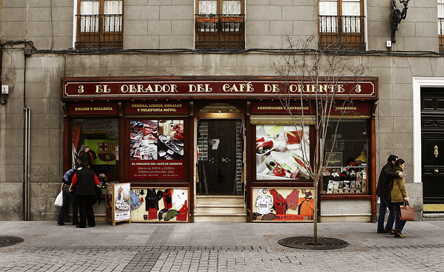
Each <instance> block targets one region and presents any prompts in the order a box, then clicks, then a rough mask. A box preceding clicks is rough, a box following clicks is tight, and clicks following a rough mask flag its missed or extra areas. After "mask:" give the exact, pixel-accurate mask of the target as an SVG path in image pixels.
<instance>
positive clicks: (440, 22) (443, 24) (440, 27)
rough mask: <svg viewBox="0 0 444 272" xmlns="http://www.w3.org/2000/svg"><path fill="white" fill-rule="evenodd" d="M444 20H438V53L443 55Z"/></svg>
mask: <svg viewBox="0 0 444 272" xmlns="http://www.w3.org/2000/svg"><path fill="white" fill-rule="evenodd" d="M443 27H444V18H438V31H439V32H438V35H439V52H440V53H444V33H443V32H444V29H443Z"/></svg>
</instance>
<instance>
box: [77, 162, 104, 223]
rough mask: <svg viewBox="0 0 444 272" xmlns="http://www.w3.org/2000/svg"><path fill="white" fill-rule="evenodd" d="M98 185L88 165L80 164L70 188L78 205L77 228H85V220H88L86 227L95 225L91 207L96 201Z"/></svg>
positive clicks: (97, 180) (85, 163) (86, 163)
mask: <svg viewBox="0 0 444 272" xmlns="http://www.w3.org/2000/svg"><path fill="white" fill-rule="evenodd" d="M99 183H100V181H99V179H98V178H97V176H96V174H95V173H94V171H92V170H91V169H90V168H89V163H88V162H82V167H81V168H79V169H78V170H77V171H76V173H75V174H74V176H73V177H72V187H73V188H75V195H76V201H77V204H78V205H79V215H80V222H79V225H78V226H77V227H78V228H85V227H86V220H88V226H90V227H94V226H95V225H96V221H95V219H94V210H93V207H92V205H93V204H94V203H95V202H96V201H97V197H96V186H97V185H99ZM70 190H73V189H70Z"/></svg>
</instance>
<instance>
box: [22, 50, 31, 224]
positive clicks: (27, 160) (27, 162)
mask: <svg viewBox="0 0 444 272" xmlns="http://www.w3.org/2000/svg"><path fill="white" fill-rule="evenodd" d="M24 46H25V47H24V51H23V53H24V54H25V51H26V49H27V48H26V44H24ZM26 57H27V56H26V54H25V58H24V59H25V63H24V72H23V78H24V80H23V82H24V83H23V110H24V111H25V116H24V118H25V120H24V123H25V131H24V141H25V142H24V145H23V146H24V150H23V154H24V156H23V157H24V158H23V159H24V162H23V164H24V169H25V171H24V177H23V178H24V188H23V192H24V209H23V210H24V219H25V221H30V220H31V171H30V169H31V152H30V148H31V109H30V108H29V107H27V105H26Z"/></svg>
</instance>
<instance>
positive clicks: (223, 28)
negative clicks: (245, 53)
mask: <svg viewBox="0 0 444 272" xmlns="http://www.w3.org/2000/svg"><path fill="white" fill-rule="evenodd" d="M196 10H197V14H196V22H195V32H196V41H195V45H196V49H244V48H245V20H244V19H245V14H244V0H196Z"/></svg>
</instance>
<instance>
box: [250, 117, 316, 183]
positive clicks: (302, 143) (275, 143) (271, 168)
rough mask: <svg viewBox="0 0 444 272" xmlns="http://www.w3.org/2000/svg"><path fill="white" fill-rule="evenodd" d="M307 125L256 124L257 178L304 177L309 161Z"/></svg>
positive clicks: (286, 178) (284, 178) (302, 178)
mask: <svg viewBox="0 0 444 272" xmlns="http://www.w3.org/2000/svg"><path fill="white" fill-rule="evenodd" d="M309 139H310V135H309V127H308V126H304V127H302V126H291V125H257V126H256V180H289V179H293V180H306V179H309V173H308V171H307V166H308V165H309V161H310V141H309Z"/></svg>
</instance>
